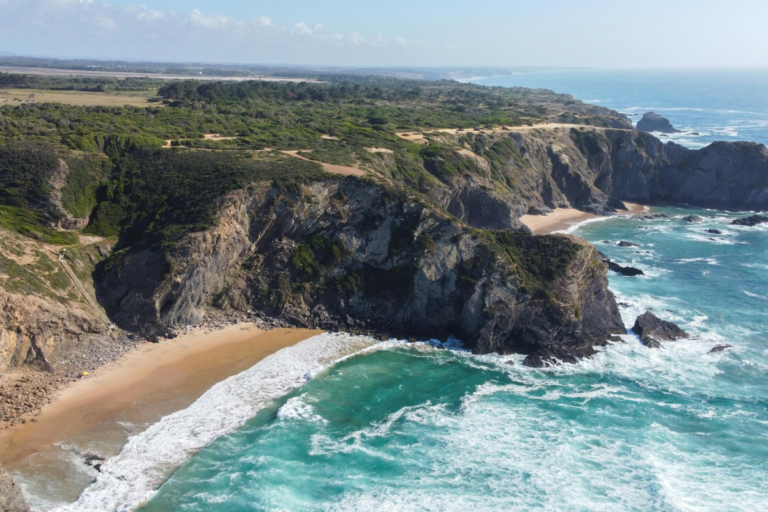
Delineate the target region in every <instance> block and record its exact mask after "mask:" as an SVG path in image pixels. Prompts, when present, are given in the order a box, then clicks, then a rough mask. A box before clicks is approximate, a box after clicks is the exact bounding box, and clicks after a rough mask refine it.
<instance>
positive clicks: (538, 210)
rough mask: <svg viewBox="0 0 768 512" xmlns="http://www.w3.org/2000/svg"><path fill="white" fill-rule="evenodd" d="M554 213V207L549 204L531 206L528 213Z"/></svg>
mask: <svg viewBox="0 0 768 512" xmlns="http://www.w3.org/2000/svg"><path fill="white" fill-rule="evenodd" d="M549 213H552V208H549V207H547V206H531V207H530V208H529V209H528V215H547V214H549Z"/></svg>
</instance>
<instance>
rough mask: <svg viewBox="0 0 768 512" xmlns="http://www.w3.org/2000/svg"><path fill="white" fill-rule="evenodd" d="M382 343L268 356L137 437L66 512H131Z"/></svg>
mask: <svg viewBox="0 0 768 512" xmlns="http://www.w3.org/2000/svg"><path fill="white" fill-rule="evenodd" d="M374 344H376V340H374V339H373V338H369V337H362V336H351V335H345V334H328V333H326V334H321V335H319V336H314V337H312V338H309V339H307V340H304V341H302V342H300V343H298V344H297V345H295V346H293V347H289V348H285V349H283V350H280V351H279V352H277V353H275V354H272V355H270V356H268V357H266V358H265V359H264V360H262V361H261V362H259V363H258V364H256V365H255V366H254V367H252V368H250V369H249V370H246V371H244V372H243V373H240V374H239V375H236V376H234V377H231V378H229V379H227V380H225V381H223V382H220V383H219V384H217V385H215V386H214V387H212V388H211V389H210V390H208V391H207V392H206V393H205V394H204V395H203V396H201V397H200V398H199V399H198V400H197V401H196V402H195V403H194V404H192V405H191V406H190V407H188V408H187V409H185V410H182V411H179V412H176V413H174V414H171V415H169V416H166V417H164V418H162V419H161V420H160V421H159V422H157V423H156V424H154V425H153V426H151V427H150V428H148V429H147V430H146V431H144V432H142V433H141V434H139V435H137V436H135V437H132V438H130V439H129V440H128V443H127V444H126V446H125V447H124V448H123V450H122V452H121V453H120V455H118V456H117V457H114V458H112V459H110V460H109V461H107V462H106V463H105V464H104V465H103V466H102V468H101V473H100V474H99V476H98V478H97V479H96V481H95V482H94V483H93V484H92V485H91V486H90V487H88V488H87V489H86V490H85V491H84V492H83V493H82V494H81V496H80V498H79V499H78V501H77V502H75V503H74V504H72V505H68V506H65V507H62V508H60V509H57V510H60V511H61V512H68V511H71V512H84V511H94V512H97V511H99V512H101V511H107V510H109V511H112V510H119V511H127V510H131V509H133V508H134V507H136V506H137V505H139V504H140V503H142V502H144V501H146V500H147V499H149V498H150V497H151V496H152V494H153V493H154V492H155V490H156V489H157V487H158V486H159V485H160V483H162V482H163V481H164V480H165V479H166V478H167V477H168V476H169V475H170V474H171V473H172V472H173V470H175V469H176V468H178V467H179V466H180V465H181V464H183V463H184V461H186V460H187V459H188V458H189V456H190V455H192V454H193V453H195V452H196V451H198V450H200V449H201V448H203V447H205V446H206V445H208V444H209V443H210V442H211V441H213V440H215V439H217V438H218V437H220V436H222V435H224V434H226V433H228V432H231V431H233V430H235V429H237V428H238V427H240V426H241V425H243V424H244V423H245V422H246V421H247V420H248V419H249V418H251V417H253V415H254V414H256V413H257V412H258V411H259V410H261V409H263V408H265V407H267V406H268V405H269V404H270V403H271V402H272V401H273V400H275V399H276V398H279V397H281V396H284V395H286V394H287V393H289V392H290V391H291V390H292V389H295V388H297V387H299V386H301V385H303V384H305V383H306V382H307V381H308V380H310V379H311V378H312V377H313V376H314V375H315V374H317V373H318V372H320V371H322V369H323V368H325V367H327V366H328V365H329V364H332V363H333V362H334V361H336V360H339V359H342V358H345V357H347V356H349V355H350V354H354V353H357V352H359V351H362V350H364V349H366V348H369V347H371V346H373V345H374Z"/></svg>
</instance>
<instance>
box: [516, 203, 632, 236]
mask: <svg viewBox="0 0 768 512" xmlns="http://www.w3.org/2000/svg"><path fill="white" fill-rule="evenodd" d="M624 205H625V206H626V207H627V211H625V212H624V211H622V212H618V213H617V215H633V214H636V213H642V212H643V211H645V209H646V206H644V205H641V204H636V203H626V202H625V203H624ZM600 218H607V217H604V216H601V215H595V214H594V213H587V212H583V211H581V210H576V209H574V208H557V209H555V210H553V211H552V212H551V213H548V214H547V215H523V216H522V217H520V221H521V222H522V223H523V224H525V225H526V226H528V228H529V229H530V230H531V232H532V233H533V234H534V235H551V234H553V233H557V232H560V231H565V230H567V229H569V228H571V227H573V226H575V225H577V224H580V223H582V222H584V221H586V220H591V219H600Z"/></svg>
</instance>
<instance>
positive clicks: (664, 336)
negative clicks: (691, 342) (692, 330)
mask: <svg viewBox="0 0 768 512" xmlns="http://www.w3.org/2000/svg"><path fill="white" fill-rule="evenodd" d="M632 331H633V332H634V333H635V334H637V335H639V336H640V340H641V341H642V342H643V343H644V344H645V345H646V346H647V347H649V348H661V342H662V341H675V340H679V339H684V338H690V335H689V334H688V333H687V332H685V331H684V330H682V329H681V328H680V327H678V326H677V325H675V324H673V323H672V322H667V321H666V320H661V319H660V318H658V317H657V316H656V315H654V314H653V313H651V312H650V311H646V312H645V313H643V314H642V315H640V316H639V317H637V320H635V325H634V326H632Z"/></svg>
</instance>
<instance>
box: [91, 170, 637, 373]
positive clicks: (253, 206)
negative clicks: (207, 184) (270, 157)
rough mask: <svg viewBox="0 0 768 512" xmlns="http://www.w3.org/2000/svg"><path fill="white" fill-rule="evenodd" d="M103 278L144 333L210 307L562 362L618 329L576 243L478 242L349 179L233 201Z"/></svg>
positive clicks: (130, 325) (122, 311) (124, 314)
mask: <svg viewBox="0 0 768 512" xmlns="http://www.w3.org/2000/svg"><path fill="white" fill-rule="evenodd" d="M166 260H168V261H172V262H173V264H172V265H170V266H166V265H164V264H163V262H165V261H166ZM102 272H103V274H102V276H101V278H100V279H99V288H98V291H99V296H100V299H101V302H102V304H105V305H106V306H107V309H108V310H109V311H110V312H111V314H112V318H113V319H114V320H115V321H116V322H117V323H118V324H119V325H121V326H122V327H124V328H126V329H127V330H133V331H138V332H143V333H144V334H147V335H148V334H153V333H162V332H166V331H167V329H168V328H172V327H174V326H183V325H195V324H198V323H200V322H201V321H202V320H203V318H205V316H206V315H207V314H209V313H210V311H211V309H210V307H209V306H210V305H211V304H212V305H213V308H215V309H218V310H223V311H233V312H244V311H249V310H250V311H256V312H258V313H261V314H263V315H265V316H266V317H272V318H281V319H283V320H285V321H288V322H289V323H290V324H292V325H295V326H300V327H316V328H323V329H329V330H337V329H338V328H339V326H340V325H341V326H346V327H344V328H346V329H352V330H353V331H355V332H370V333H381V334H388V335H393V336H400V337H403V338H408V337H413V338H417V339H431V338H439V339H443V338H446V337H448V336H450V335H453V336H455V337H457V338H458V339H461V340H462V341H463V342H464V343H465V345H467V346H469V347H472V349H473V350H474V351H475V352H476V353H490V352H496V353H522V354H527V355H531V354H537V355H540V356H541V357H543V358H555V359H557V360H562V361H571V360H575V359H576V358H578V357H584V356H588V355H590V354H591V353H592V346H593V345H602V344H604V343H605V341H606V340H607V338H608V337H609V336H610V335H611V334H613V333H622V334H623V333H624V332H625V329H624V326H623V324H622V322H621V317H620V315H619V311H618V306H617V305H616V301H615V298H614V296H613V294H612V293H611V292H610V291H609V290H608V280H607V278H606V272H607V267H606V266H605V265H604V264H602V262H601V260H600V256H599V254H598V253H597V251H596V250H595V248H594V247H593V246H591V245H590V244H588V243H587V242H586V241H584V240H583V239H578V238H575V237H570V236H567V235H557V236H543V237H534V236H531V235H527V234H523V233H515V232H511V231H506V232H496V233H492V232H489V233H482V232H477V231H475V230H472V229H469V228H467V227H466V225H464V224H462V223H460V222H458V221H456V219H454V218H451V217H449V216H447V215H445V214H444V213H441V212H440V211H439V210H432V209H430V208H428V207H426V206H425V205H424V204H422V203H421V202H419V201H418V200H416V199H414V198H412V197H409V196H408V195H407V194H405V193H403V192H399V191H397V190H392V189H390V188H387V187H384V186H381V185H377V184H373V183H369V182H366V181H362V180H357V179H354V178H348V179H344V180H330V181H326V182H315V183H312V184H308V185H305V186H304V187H303V189H302V191H287V190H283V189H281V188H279V187H275V186H269V185H266V184H264V185H261V186H253V187H251V188H250V189H249V190H247V191H246V190H242V191H237V192H234V193H232V194H230V195H229V196H228V197H227V198H225V199H224V200H223V201H222V205H221V209H220V212H219V222H218V225H217V226H216V227H214V228H212V229H209V230H208V231H205V232H201V233H194V234H191V235H188V236H187V237H186V238H184V239H182V240H181V241H180V242H179V243H178V244H177V245H176V246H175V247H173V248H171V249H170V250H169V252H168V253H167V254H162V253H161V252H160V250H159V249H157V248H144V249H141V250H139V251H136V252H134V253H130V254H127V255H124V256H123V259H122V260H120V261H116V262H112V264H111V265H109V266H108V267H104V269H103V270H102Z"/></svg>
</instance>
